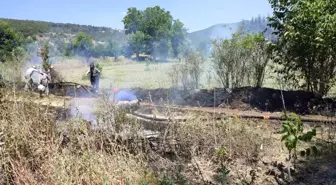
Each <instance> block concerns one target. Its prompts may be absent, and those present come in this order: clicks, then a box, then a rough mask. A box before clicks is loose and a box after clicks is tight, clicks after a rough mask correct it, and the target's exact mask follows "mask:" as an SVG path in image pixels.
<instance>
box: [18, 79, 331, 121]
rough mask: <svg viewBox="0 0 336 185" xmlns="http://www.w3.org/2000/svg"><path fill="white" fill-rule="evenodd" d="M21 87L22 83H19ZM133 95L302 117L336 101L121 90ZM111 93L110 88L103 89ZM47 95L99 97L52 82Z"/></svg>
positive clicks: (291, 95) (254, 92)
mask: <svg viewBox="0 0 336 185" xmlns="http://www.w3.org/2000/svg"><path fill="white" fill-rule="evenodd" d="M18 87H19V88H23V87H24V84H19V85H18ZM121 90H127V91H130V92H133V93H134V94H135V95H136V96H137V97H138V98H139V99H142V100H143V101H145V102H152V103H154V104H155V105H176V106H183V107H186V106H190V107H208V108H209V107H212V108H213V107H217V108H226V109H236V110H239V111H257V112H258V111H259V112H282V111H283V110H284V105H283V101H282V95H281V94H283V99H284V103H285V108H286V111H289V112H294V113H297V114H301V115H307V114H313V115H324V116H334V115H335V111H336V100H335V99H333V98H323V97H322V96H321V95H319V94H316V93H312V92H306V91H283V92H282V93H281V91H280V90H276V89H270V88H255V87H242V88H237V89H233V90H232V91H227V90H225V89H223V88H216V89H200V90H196V91H188V90H183V89H178V88H169V89H164V88H159V89H143V88H131V89H121ZM103 91H105V92H107V93H112V90H111V89H104V90H103ZM50 93H51V94H54V95H57V96H71V97H78V98H82V97H85V98H93V97H96V96H99V95H98V94H95V93H93V91H92V90H91V88H90V87H89V86H84V85H81V84H76V83H55V84H51V85H50Z"/></svg>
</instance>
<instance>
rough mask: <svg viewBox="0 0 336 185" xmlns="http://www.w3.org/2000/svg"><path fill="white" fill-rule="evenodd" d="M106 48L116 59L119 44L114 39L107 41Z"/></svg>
mask: <svg viewBox="0 0 336 185" xmlns="http://www.w3.org/2000/svg"><path fill="white" fill-rule="evenodd" d="M107 49H108V50H109V51H110V54H111V56H114V60H115V61H117V59H118V56H119V55H120V54H121V45H120V44H119V43H118V42H116V41H113V40H112V41H109V42H108V44H107Z"/></svg>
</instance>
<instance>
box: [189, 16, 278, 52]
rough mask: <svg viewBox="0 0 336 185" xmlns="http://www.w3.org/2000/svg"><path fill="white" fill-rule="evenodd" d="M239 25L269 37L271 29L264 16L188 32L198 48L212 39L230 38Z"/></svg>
mask: <svg viewBox="0 0 336 185" xmlns="http://www.w3.org/2000/svg"><path fill="white" fill-rule="evenodd" d="M240 26H243V27H244V31H245V32H247V33H258V32H263V31H265V30H266V29H267V30H266V32H265V33H264V35H265V37H267V38H269V39H271V35H272V29H271V28H269V27H268V26H267V19H266V17H260V16H259V17H257V18H252V20H243V21H240V22H237V23H230V24H216V25H213V26H211V27H209V28H206V29H203V30H199V31H195V32H192V33H190V34H189V36H188V37H189V39H190V40H191V42H192V44H193V46H194V47H196V48H199V47H202V45H205V44H206V43H209V42H210V41H211V40H213V39H217V38H222V39H230V38H231V36H232V34H233V33H235V32H236V31H237V30H238V29H239V27H240Z"/></svg>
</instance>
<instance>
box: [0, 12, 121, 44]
mask: <svg viewBox="0 0 336 185" xmlns="http://www.w3.org/2000/svg"><path fill="white" fill-rule="evenodd" d="M0 20H4V21H6V22H8V23H9V25H10V26H11V27H13V28H14V29H15V30H16V31H17V32H19V33H21V34H22V35H23V36H24V37H29V36H31V37H35V36H42V35H44V34H46V33H50V32H52V33H56V34H72V35H75V34H77V33H78V32H84V33H86V34H88V35H90V36H91V37H92V38H93V39H94V40H96V41H106V40H116V41H117V40H119V41H121V40H123V39H124V38H125V34H124V33H123V31H120V30H116V29H112V28H108V27H97V26H90V25H78V24H69V23H53V22H44V21H32V20H17V19H3V18H0Z"/></svg>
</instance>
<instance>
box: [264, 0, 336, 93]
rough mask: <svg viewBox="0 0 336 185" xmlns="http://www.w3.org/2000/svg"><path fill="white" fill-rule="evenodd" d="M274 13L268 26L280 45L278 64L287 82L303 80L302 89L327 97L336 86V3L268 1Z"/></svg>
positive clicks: (276, 45)
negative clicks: (335, 85)
mask: <svg viewBox="0 0 336 185" xmlns="http://www.w3.org/2000/svg"><path fill="white" fill-rule="evenodd" d="M269 2H270V4H271V5H272V8H273V10H274V12H273V16H272V17H270V18H269V21H270V22H269V25H270V26H271V27H272V28H274V30H275V31H274V34H275V35H276V36H278V42H277V43H275V44H274V52H275V53H276V55H277V57H276V59H277V60H276V62H277V63H279V64H281V65H282V66H284V68H283V70H281V71H280V72H281V73H285V74H286V78H287V79H290V80H297V79H298V78H300V79H301V78H304V80H305V83H304V84H303V86H301V87H302V88H305V89H307V90H309V91H313V92H318V93H321V94H323V95H324V94H326V93H327V92H328V91H329V89H330V88H331V86H332V85H334V82H335V70H336V47H335V42H336V30H335V26H336V14H335V7H336V1H325V0H295V1H282V0H269Z"/></svg>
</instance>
